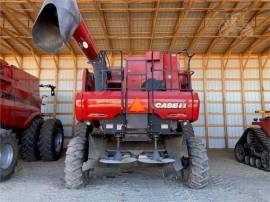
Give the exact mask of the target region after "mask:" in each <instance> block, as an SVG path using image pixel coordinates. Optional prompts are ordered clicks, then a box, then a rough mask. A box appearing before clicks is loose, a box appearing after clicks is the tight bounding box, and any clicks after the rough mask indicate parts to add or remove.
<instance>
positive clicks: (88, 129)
mask: <svg viewBox="0 0 270 202" xmlns="http://www.w3.org/2000/svg"><path fill="white" fill-rule="evenodd" d="M93 132H94V131H93V130H92V126H87V125H86V123H83V122H79V123H78V124H77V125H76V128H75V134H74V138H72V139H71V140H70V142H69V144H68V148H67V152H66V160H65V182H66V187H67V188H79V187H81V186H83V185H84V184H86V183H87V181H88V180H89V177H90V176H91V174H92V173H93V171H94V169H95V168H96V165H97V164H98V160H99V158H100V157H101V156H102V155H104V153H105V149H106V139H104V138H103V137H97V136H98V135H97V134H93Z"/></svg>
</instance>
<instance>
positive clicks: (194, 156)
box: [32, 0, 209, 188]
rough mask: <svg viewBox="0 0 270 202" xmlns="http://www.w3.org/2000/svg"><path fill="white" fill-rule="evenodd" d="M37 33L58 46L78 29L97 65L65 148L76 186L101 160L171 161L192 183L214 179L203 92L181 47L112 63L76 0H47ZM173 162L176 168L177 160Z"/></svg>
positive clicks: (87, 78)
mask: <svg viewBox="0 0 270 202" xmlns="http://www.w3.org/2000/svg"><path fill="white" fill-rule="evenodd" d="M32 33H33V40H34V42H35V43H36V45H37V46H38V47H39V48H41V49H43V50H45V51H48V52H51V53H55V52H57V51H58V50H59V49H60V48H61V47H62V46H63V45H64V43H66V42H67V40H69V39H70V38H71V37H72V36H73V38H74V40H75V41H76V42H77V43H78V45H79V46H80V48H81V49H82V51H83V52H84V53H85V55H86V56H87V58H88V59H89V60H90V63H91V64H92V66H93V70H94V71H93V73H92V72H89V71H88V70H87V69H85V70H84V71H83V78H82V88H81V91H80V92H78V93H77V95H76V98H75V99H76V100H75V101H76V102H75V103H76V104H75V112H76V118H77V120H78V124H77V126H76V130H75V134H74V138H73V139H72V140H71V141H70V143H69V145H68V149H67V153H66V161H65V180H66V186H67V187H69V188H77V187H79V186H81V185H83V184H84V183H85V182H86V181H85V179H86V178H85V176H87V177H88V176H89V174H90V173H92V172H93V171H94V169H95V167H96V165H97V164H98V163H102V164H124V163H133V162H140V163H147V164H165V165H170V166H171V168H173V170H174V172H175V173H177V174H182V179H183V181H184V182H185V183H186V184H187V185H188V186H189V187H192V188H202V187H204V186H206V185H207V183H208V177H209V174H208V170H209V168H208V158H207V153H206V149H205V148H204V146H203V144H202V143H201V141H199V140H197V139H196V138H195V136H194V132H193V127H192V125H191V123H192V122H194V121H196V120H197V119H198V114H199V104H200V103H199V97H198V94H197V93H196V92H194V91H193V90H192V86H191V76H192V74H193V73H194V72H192V71H190V67H189V63H188V67H187V68H186V69H184V68H183V70H181V71H180V70H179V66H180V65H179V54H181V53H185V54H187V56H188V57H189V62H190V59H191V57H192V56H193V54H191V53H189V52H188V51H186V50H185V51H182V52H180V53H177V54H171V53H165V54H162V53H160V52H158V51H150V52H147V53H146V54H145V55H144V56H142V57H127V58H126V60H125V63H124V60H123V56H122V53H121V51H120V52H119V54H120V55H121V65H120V66H119V67H115V66H110V62H109V61H108V57H107V55H108V52H107V51H97V49H96V47H95V45H94V43H93V40H92V38H91V35H90V34H89V32H88V30H87V28H86V25H85V23H84V22H83V20H82V19H81V15H80V12H79V9H78V6H77V3H76V1H75V0H66V1H65V3H64V4H63V3H62V2H60V1H57V0H47V1H45V2H44V3H43V6H42V8H41V11H40V13H39V15H38V17H37V20H36V22H35V24H34V26H33V32H32ZM170 166H169V167H170Z"/></svg>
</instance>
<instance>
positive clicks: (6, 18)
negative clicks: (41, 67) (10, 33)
mask: <svg viewBox="0 0 270 202" xmlns="http://www.w3.org/2000/svg"><path fill="white" fill-rule="evenodd" d="M2 15H3V17H4V19H5V20H6V21H7V22H8V23H9V24H10V25H11V26H12V28H13V29H14V30H15V31H16V32H17V33H18V34H19V35H23V34H24V33H22V32H21V31H20V30H19V29H18V28H17V27H16V25H15V24H14V21H18V22H19V23H20V25H21V26H22V27H23V29H24V30H25V31H26V32H27V33H28V34H29V29H28V28H27V27H26V26H25V25H24V24H23V23H22V22H20V21H19V20H18V19H14V17H13V16H12V17H11V16H10V15H7V14H6V13H4V12H2ZM17 40H18V41H21V42H22V41H23V42H24V43H25V44H27V45H26V46H27V47H30V49H31V52H33V53H34V54H36V55H38V54H37V52H36V50H35V47H34V46H33V45H32V44H31V43H30V42H29V41H27V40H26V39H17Z"/></svg>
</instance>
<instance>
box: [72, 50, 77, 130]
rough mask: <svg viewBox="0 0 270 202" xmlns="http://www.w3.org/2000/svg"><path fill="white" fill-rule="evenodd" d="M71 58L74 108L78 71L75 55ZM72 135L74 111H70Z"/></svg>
mask: <svg viewBox="0 0 270 202" xmlns="http://www.w3.org/2000/svg"><path fill="white" fill-rule="evenodd" d="M72 57H73V102H72V104H73V107H75V96H76V93H77V70H78V61H77V57H76V56H75V55H73V56H72ZM72 117H73V119H72V134H74V130H75V123H76V122H75V120H76V117H75V109H74V110H72Z"/></svg>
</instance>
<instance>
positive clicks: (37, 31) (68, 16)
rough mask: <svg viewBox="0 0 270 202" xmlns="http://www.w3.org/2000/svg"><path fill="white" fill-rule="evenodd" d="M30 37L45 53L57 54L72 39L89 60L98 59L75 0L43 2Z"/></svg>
mask: <svg viewBox="0 0 270 202" xmlns="http://www.w3.org/2000/svg"><path fill="white" fill-rule="evenodd" d="M32 35H33V41H34V43H35V44H36V45H37V46H38V47H39V48H40V49H42V50H44V51H46V52H49V53H56V52H58V51H59V49H61V48H62V47H63V46H64V44H65V43H67V42H68V41H69V40H70V39H71V38H72V37H73V38H74V40H75V41H76V42H77V43H78V45H79V47H80V48H81V49H82V51H83V53H84V54H85V55H86V57H87V58H88V59H89V60H95V59H97V57H98V50H97V48H96V46H95V44H94V41H93V39H92V37H91V34H90V32H89V31H88V28H87V26H86V24H85V22H84V21H83V19H82V17H81V14H80V11H79V8H78V5H77V2H76V0H61V1H60V0H45V1H44V3H43V5H42V7H41V9H40V12H39V14H38V17H37V19H36V21H35V23H34V26H33V30H32Z"/></svg>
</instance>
